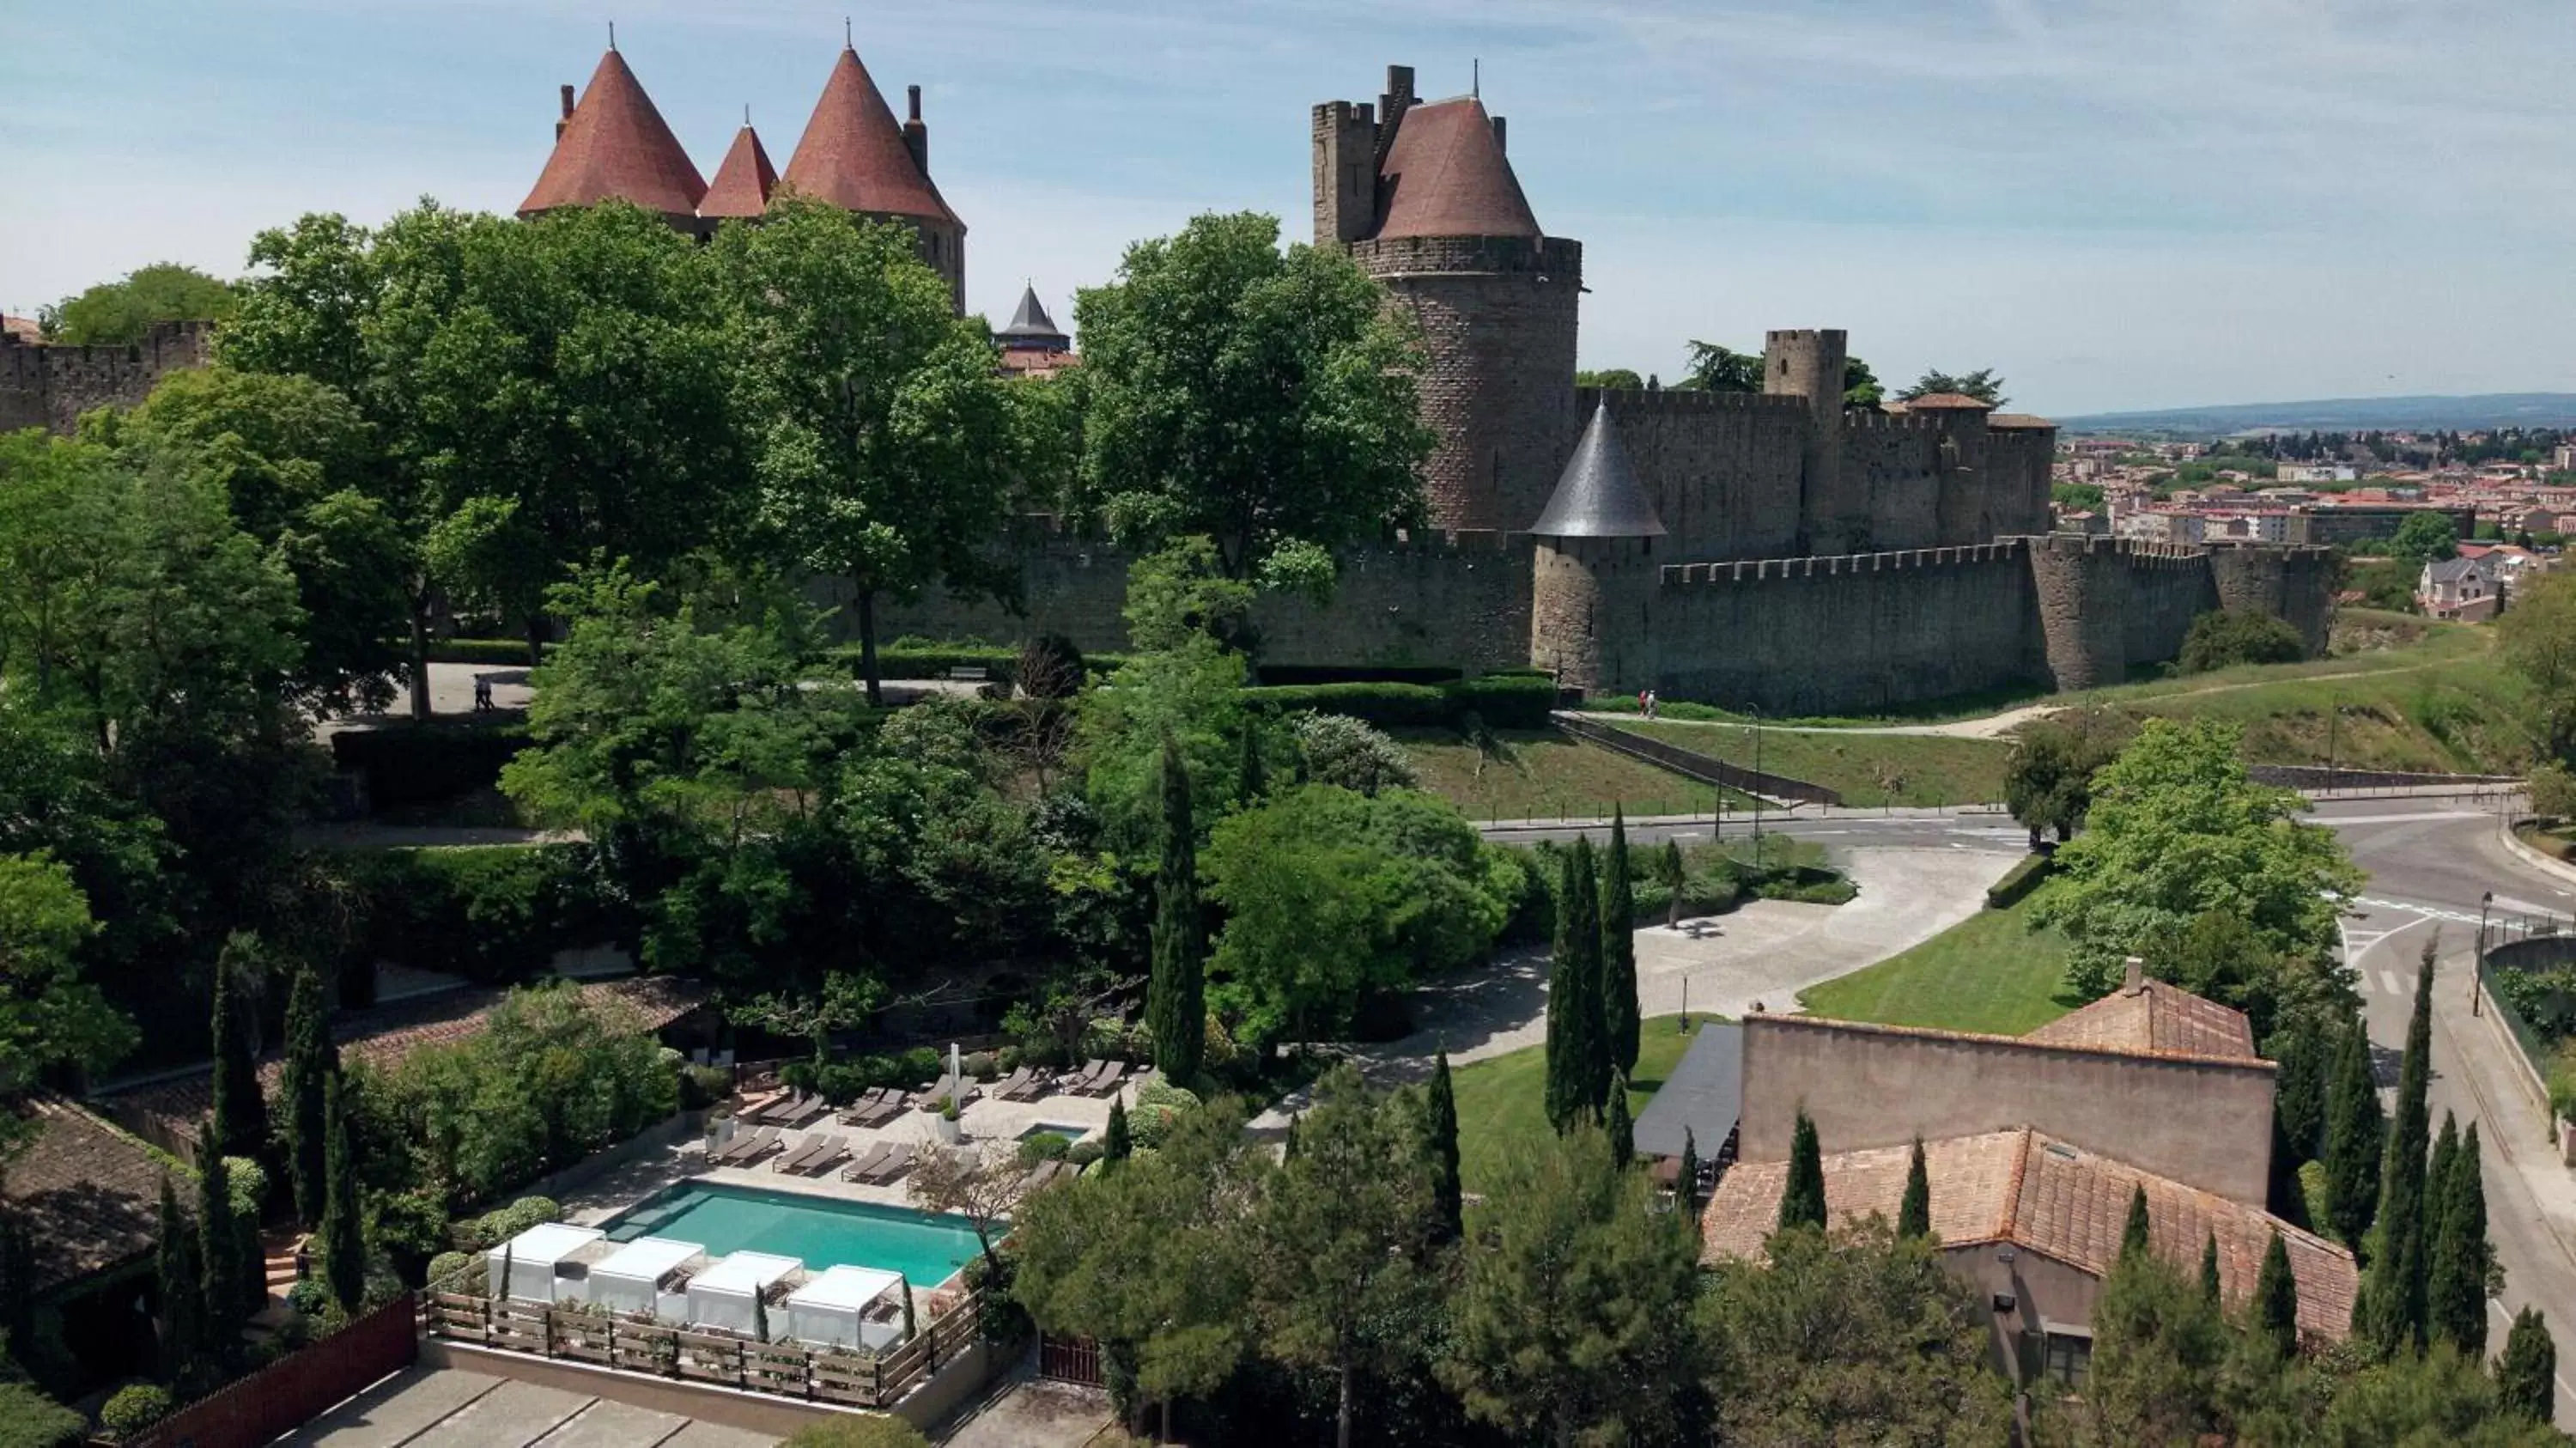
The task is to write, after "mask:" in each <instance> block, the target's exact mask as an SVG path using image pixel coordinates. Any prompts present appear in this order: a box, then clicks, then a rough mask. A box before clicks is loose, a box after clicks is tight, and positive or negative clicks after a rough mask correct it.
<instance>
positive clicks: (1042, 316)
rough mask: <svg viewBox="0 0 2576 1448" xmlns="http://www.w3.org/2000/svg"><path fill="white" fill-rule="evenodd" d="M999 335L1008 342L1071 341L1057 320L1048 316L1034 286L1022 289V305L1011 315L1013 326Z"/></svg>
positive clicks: (1005, 328) (1025, 286)
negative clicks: (1060, 328)
mask: <svg viewBox="0 0 2576 1448" xmlns="http://www.w3.org/2000/svg"><path fill="white" fill-rule="evenodd" d="M997 335H999V336H1000V337H1001V338H1002V340H1004V341H1006V342H1013V341H1016V342H1029V343H1055V344H1062V343H1064V342H1066V341H1069V340H1070V339H1069V338H1067V337H1066V336H1065V334H1064V333H1063V332H1062V331H1061V330H1059V329H1058V328H1057V327H1056V324H1055V318H1053V317H1050V316H1048V315H1047V309H1046V303H1044V302H1041V301H1039V300H1038V289H1037V287H1036V286H1035V285H1034V284H1029V285H1024V286H1022V287H1021V288H1020V305H1019V306H1018V307H1017V308H1016V309H1015V310H1013V311H1012V313H1011V324H1010V325H1009V326H1007V327H1004V328H1003V329H1002V330H1001V332H1000V333H999V334H997Z"/></svg>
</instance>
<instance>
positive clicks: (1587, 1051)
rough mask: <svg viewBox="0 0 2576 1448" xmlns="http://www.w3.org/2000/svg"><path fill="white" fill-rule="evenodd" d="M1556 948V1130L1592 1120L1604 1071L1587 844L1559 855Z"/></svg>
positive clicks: (1606, 1077)
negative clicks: (1562, 856)
mask: <svg viewBox="0 0 2576 1448" xmlns="http://www.w3.org/2000/svg"><path fill="white" fill-rule="evenodd" d="M1559 885H1560V888H1559V890H1558V893H1557V909H1556V952H1555V960H1554V963H1553V965H1552V966H1551V967H1550V969H1549V972H1548V984H1547V1119H1548V1120H1549V1121H1550V1122H1552V1123H1554V1125H1555V1126H1556V1129H1557V1130H1558V1131H1560V1132H1562V1131H1569V1130H1572V1129H1573V1127H1574V1124H1575V1123H1576V1122H1578V1121H1598V1120H1600V1119H1601V1107H1602V1105H1603V1102H1604V1100H1605V1099H1606V1098H1607V1097H1608V1095H1609V1084H1610V1073H1609V1069H1608V1068H1609V1064H1610V1062H1609V1058H1608V1056H1607V1054H1606V1043H1605V1042H1604V1041H1603V1040H1602V1029H1601V1026H1602V1023H1601V984H1600V981H1601V920H1600V913H1601V910H1600V907H1601V899H1600V895H1599V887H1598V884H1597V882H1596V881H1595V878H1594V873H1593V868H1592V844H1591V841H1589V840H1588V839H1585V838H1583V837H1581V836H1577V837H1576V839H1575V841H1574V847H1573V848H1572V849H1569V850H1567V851H1566V852H1565V867H1564V870H1563V873H1562V877H1561V879H1560V881H1559Z"/></svg>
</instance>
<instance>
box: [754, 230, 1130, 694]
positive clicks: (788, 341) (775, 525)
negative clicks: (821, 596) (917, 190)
mask: <svg viewBox="0 0 2576 1448" xmlns="http://www.w3.org/2000/svg"><path fill="white" fill-rule="evenodd" d="M712 251H713V254H714V257H715V261H716V268H717V272H718V274H719V276H720V278H721V283H722V285H723V287H724V289H725V292H726V294H727V296H728V297H729V299H730V302H731V307H732V311H733V314H734V322H733V325H734V328H735V344H736V345H737V346H739V347H740V348H741V349H742V352H741V366H740V369H739V377H740V379H741V382H742V390H743V396H742V398H741V399H740V401H739V403H738V405H740V406H742V407H743V408H744V409H745V415H746V416H750V417H754V418H758V419H760V421H759V422H758V423H757V424H756V425H755V427H754V436H753V447H752V463H753V474H754V476H755V477H756V479H757V480H758V483H759V486H760V496H761V498H762V500H763V501H762V505H761V512H762V518H761V525H762V527H763V529H764V530H765V531H766V533H767V534H768V535H769V536H771V537H773V538H775V539H776V540H777V541H778V544H779V546H780V547H781V550H782V552H783V553H784V555H785V557H786V558H787V559H788V561H790V562H791V563H793V564H794V565H796V566H798V567H802V568H806V569H810V570H812V571H813V572H815V573H817V574H819V575H822V576H825V577H833V578H842V579H847V580H848V581H849V586H850V590H851V591H850V609H851V618H852V624H853V632H855V633H856V634H857V635H858V639H859V650H860V653H859V658H860V673H861V675H862V677H864V678H865V679H866V681H867V693H868V702H869V703H870V704H876V703H879V702H880V695H879V688H878V682H879V680H878V668H877V654H876V648H877V627H876V606H877V602H878V600H879V599H880V598H894V599H909V598H911V597H913V596H915V595H916V594H918V593H919V592H920V591H921V590H922V589H923V588H924V587H925V586H927V585H928V584H929V583H930V582H931V581H932V580H933V579H938V580H940V581H942V582H943V584H944V585H945V586H946V587H947V588H948V589H949V591H951V592H954V593H978V592H980V593H988V594H1001V593H1005V592H1007V590H1008V589H1009V588H1010V586H1011V580H1010V577H1009V575H1008V573H1007V572H1006V571H1005V569H1004V568H1003V567H1002V565H1001V564H999V563H998V562H997V561H996V560H995V558H994V557H993V556H992V555H991V554H990V552H989V551H988V550H987V547H986V545H987V544H988V543H989V542H990V541H991V540H992V538H993V537H994V536H995V534H996V533H997V532H998V531H999V530H1000V528H1001V525H1002V522H1003V520H1004V518H1005V516H1006V515H1007V513H1008V508H1009V499H1010V490H1011V484H1012V479H1013V476H1014V473H1015V466H1016V460H1015V457H1014V443H1015V441H1016V439H1017V437H1018V434H1017V432H1016V430H1015V428H1014V426H1013V423H1012V417H1011V407H1012V403H1011V400H1010V396H1009V394H1008V393H1007V392H1006V391H1005V384H1004V383H1003V381H1002V379H1001V376H1000V373H999V372H998V370H997V369H996V368H995V367H994V365H993V355H994V354H993V344H992V339H991V337H990V335H989V334H988V333H987V332H986V331H985V329H984V327H983V325H982V323H981V322H980V321H979V320H977V319H974V318H968V317H959V316H957V315H955V311H954V301H953V298H952V296H951V294H950V292H949V288H948V284H947V283H946V282H945V281H943V280H942V279H941V278H940V276H939V275H938V273H936V272H934V271H932V270H931V269H930V268H929V267H928V266H927V265H924V264H923V263H922V262H921V261H920V259H919V258H918V257H917V256H916V255H915V253H914V238H913V235H912V232H911V231H910V230H909V229H908V228H905V227H903V226H900V225H897V224H893V223H879V222H873V221H854V220H853V219H852V218H851V217H850V215H849V214H848V213H846V212H844V211H841V210H840V209H838V208H836V207H832V206H828V205H825V204H823V203H820V202H811V201H790V202H789V203H787V204H786V205H784V206H781V207H777V208H773V209H772V210H771V211H770V213H769V215H768V216H767V217H766V218H764V219H763V221H762V223H761V224H760V225H758V226H729V227H726V228H725V229H724V230H723V231H722V232H721V233H719V234H718V236H717V237H716V241H715V245H714V247H713V248H712ZM1084 341H1085V345H1086V347H1088V348H1091V349H1092V353H1091V355H1092V356H1093V357H1096V356H1097V346H1098V344H1097V343H1096V342H1095V341H1094V340H1093V339H1092V337H1091V335H1090V333H1089V328H1088V326H1087V325H1086V327H1085V338H1084ZM1087 360H1088V359H1087ZM1086 385H1089V384H1086Z"/></svg>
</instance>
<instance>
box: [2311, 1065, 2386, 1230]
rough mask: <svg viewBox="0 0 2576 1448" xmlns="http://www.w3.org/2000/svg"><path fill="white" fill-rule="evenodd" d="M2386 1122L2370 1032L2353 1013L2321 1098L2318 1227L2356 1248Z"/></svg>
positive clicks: (2374, 1189)
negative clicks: (2321, 1215) (2322, 1218)
mask: <svg viewBox="0 0 2576 1448" xmlns="http://www.w3.org/2000/svg"><path fill="white" fill-rule="evenodd" d="M2386 1134H2387V1123H2386V1120H2385V1118H2384V1117H2383V1116H2382V1115H2381V1113H2380V1107H2379V1086H2378V1083H2377V1082H2376V1081H2374V1080H2373V1079H2372V1078H2371V1074H2370V1033H2369V1031H2368V1030H2367V1029H2366V1028H2365V1027H2364V1026H2363V1025H2362V1022H2361V1018H2360V1017H2359V1016H2355V1017H2353V1020H2352V1024H2351V1026H2350V1028H2348V1029H2347V1030H2346V1031H2345V1032H2344V1035H2343V1040H2342V1042H2341V1043H2340V1044H2339V1045H2338V1046H2337V1047H2336V1049H2335V1066H2334V1087H2333V1090H2332V1091H2331V1092H2330V1093H2329V1095H2328V1097H2327V1101H2326V1149H2325V1168H2326V1214H2327V1217H2328V1218H2329V1220H2328V1221H2327V1222H2325V1223H2323V1224H2322V1225H2325V1226H2327V1227H2329V1228H2331V1229H2332V1230H2333V1232H2334V1234H2335V1235H2336V1236H2337V1237H2340V1238H2342V1239H2343V1244H2344V1245H2345V1246H2347V1247H2351V1248H2353V1249H2355V1250H2356V1251H2357V1250H2359V1249H2360V1247H2361V1243H2362V1239H2363V1237H2364V1236H2365V1235H2366V1234H2367V1233H2368V1232H2369V1231H2370V1223H2371V1218H2372V1216H2373V1214H2375V1213H2376V1212H2377V1211H2378V1210H2379V1157H2380V1153H2381V1151H2382V1150H2383V1149H2384V1146H2383V1138H2384V1137H2385V1136H2386Z"/></svg>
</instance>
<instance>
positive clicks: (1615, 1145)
mask: <svg viewBox="0 0 2576 1448" xmlns="http://www.w3.org/2000/svg"><path fill="white" fill-rule="evenodd" d="M1608 1118H1609V1119H1608V1121H1607V1123H1606V1124H1605V1125H1604V1127H1603V1135H1605V1136H1607V1137H1608V1138H1609V1140H1610V1165H1612V1166H1613V1167H1616V1168H1617V1169H1619V1170H1620V1171H1626V1170H1627V1169H1628V1168H1629V1167H1630V1166H1632V1165H1634V1164H1635V1163H1636V1160H1637V1123H1636V1122H1634V1121H1632V1120H1630V1119H1629V1117H1628V1073H1627V1072H1625V1071H1613V1072H1611V1073H1610V1110H1609V1112H1608Z"/></svg>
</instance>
